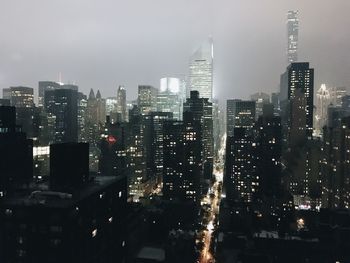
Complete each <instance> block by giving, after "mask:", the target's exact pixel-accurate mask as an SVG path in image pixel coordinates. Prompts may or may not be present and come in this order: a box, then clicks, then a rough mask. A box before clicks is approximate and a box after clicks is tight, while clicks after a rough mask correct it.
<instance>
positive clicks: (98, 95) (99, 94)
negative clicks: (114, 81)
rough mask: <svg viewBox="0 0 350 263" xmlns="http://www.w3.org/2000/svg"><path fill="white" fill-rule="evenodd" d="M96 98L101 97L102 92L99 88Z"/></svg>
mask: <svg viewBox="0 0 350 263" xmlns="http://www.w3.org/2000/svg"><path fill="white" fill-rule="evenodd" d="M96 99H101V93H100V90H97V93H96Z"/></svg>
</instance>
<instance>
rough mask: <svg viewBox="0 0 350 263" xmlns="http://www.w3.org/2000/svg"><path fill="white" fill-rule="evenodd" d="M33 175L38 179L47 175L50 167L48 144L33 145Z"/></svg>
mask: <svg viewBox="0 0 350 263" xmlns="http://www.w3.org/2000/svg"><path fill="white" fill-rule="evenodd" d="M33 164H34V169H33V170H34V172H33V176H34V178H35V179H36V180H38V181H40V180H42V179H44V178H45V177H46V178H48V176H49V167H50V146H34V147H33Z"/></svg>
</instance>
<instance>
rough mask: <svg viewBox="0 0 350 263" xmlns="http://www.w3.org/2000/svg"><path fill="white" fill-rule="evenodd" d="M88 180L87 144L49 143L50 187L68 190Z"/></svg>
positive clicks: (56, 189) (57, 189)
mask: <svg viewBox="0 0 350 263" xmlns="http://www.w3.org/2000/svg"><path fill="white" fill-rule="evenodd" d="M88 180H89V144H88V143H59V144H51V145H50V189H52V190H55V191H69V190H72V189H75V188H78V187H80V186H82V185H84V184H85V183H86V182H88Z"/></svg>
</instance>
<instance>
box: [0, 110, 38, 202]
mask: <svg viewBox="0 0 350 263" xmlns="http://www.w3.org/2000/svg"><path fill="white" fill-rule="evenodd" d="M32 147H33V141H32V140H28V139H27V138H26V134H25V133H23V132H22V130H21V127H20V126H17V125H16V108H15V107H8V106H0V171H1V173H0V196H3V195H4V194H6V192H9V191H12V190H13V189H15V188H17V187H19V186H21V185H22V184H27V183H29V182H30V180H31V179H32V177H33V150H32Z"/></svg>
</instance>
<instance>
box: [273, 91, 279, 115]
mask: <svg viewBox="0 0 350 263" xmlns="http://www.w3.org/2000/svg"><path fill="white" fill-rule="evenodd" d="M279 97H280V94H279V92H273V93H271V103H272V105H273V108H274V113H275V115H277V116H279V115H281V112H280V111H281V107H280V98H279Z"/></svg>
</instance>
